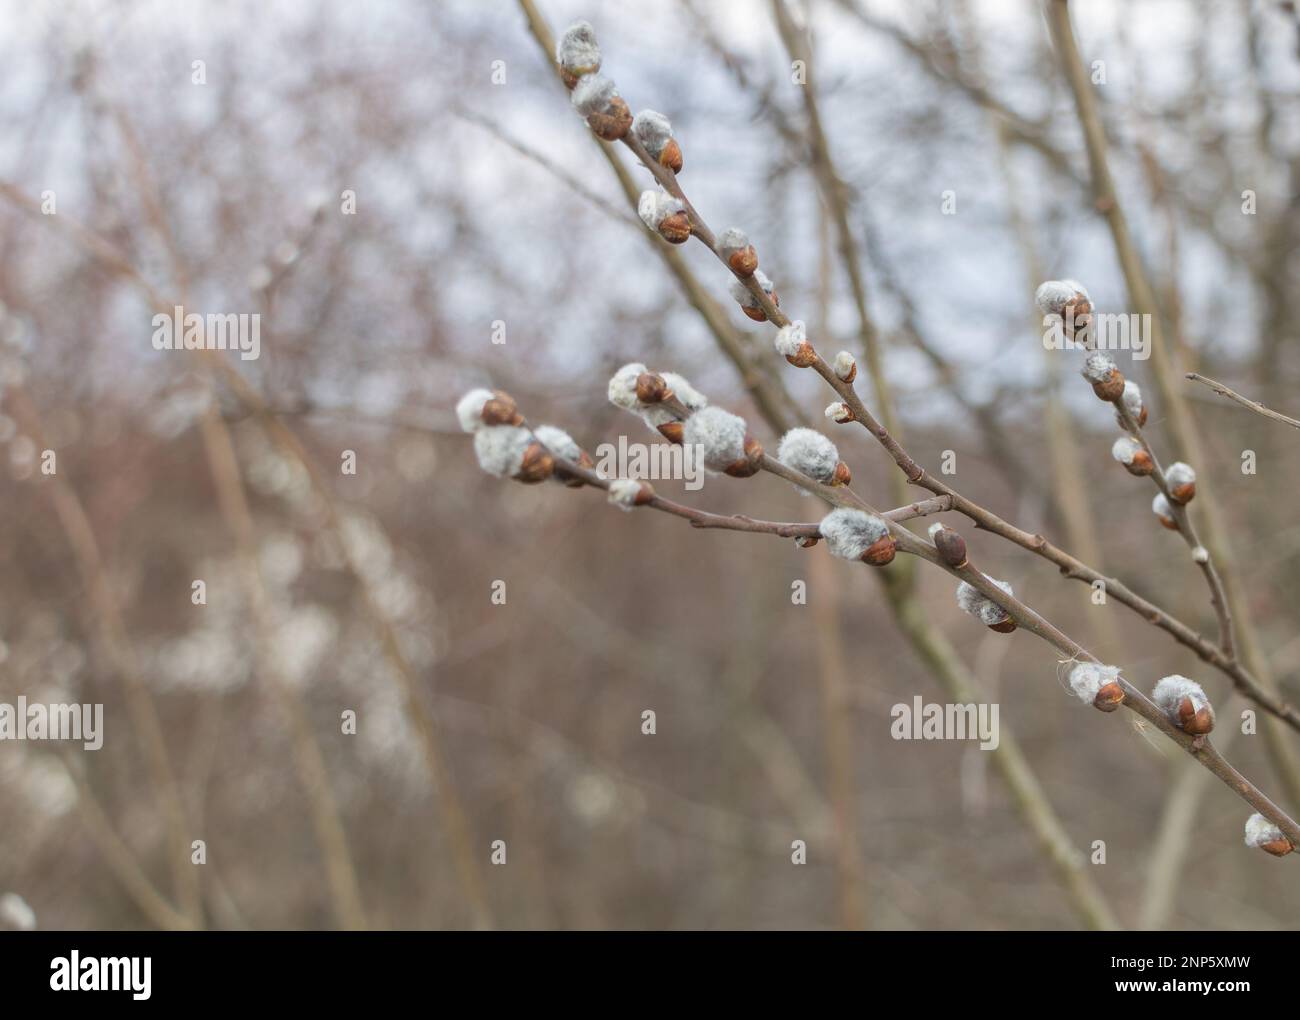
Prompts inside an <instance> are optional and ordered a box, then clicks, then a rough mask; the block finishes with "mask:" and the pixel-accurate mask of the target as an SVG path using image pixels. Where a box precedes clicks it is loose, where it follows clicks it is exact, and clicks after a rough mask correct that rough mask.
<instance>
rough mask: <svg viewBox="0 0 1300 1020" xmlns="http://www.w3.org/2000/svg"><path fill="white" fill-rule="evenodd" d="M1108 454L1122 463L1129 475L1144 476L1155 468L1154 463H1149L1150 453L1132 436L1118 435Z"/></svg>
mask: <svg viewBox="0 0 1300 1020" xmlns="http://www.w3.org/2000/svg"><path fill="white" fill-rule="evenodd" d="M1110 455H1111V456H1112V457H1114V458H1115V459H1116V460H1117V461H1119V462H1120V463H1121V464H1123V465H1124V468H1125V470H1126V471H1128V473H1129V474H1131V475H1138V476H1145V475H1149V474H1150V473H1151V472H1152V471H1153V470H1154V469H1155V465H1154V464H1152V463H1151V455H1150V454H1149V453H1147V452H1146V450H1144V449H1143V448H1142V444H1141V443H1139V442H1138V441H1137V440H1136V439H1134V438H1133V437H1132V436H1120V437H1119V438H1118V439H1116V440H1115V445H1114V446H1112V447H1111V448H1110Z"/></svg>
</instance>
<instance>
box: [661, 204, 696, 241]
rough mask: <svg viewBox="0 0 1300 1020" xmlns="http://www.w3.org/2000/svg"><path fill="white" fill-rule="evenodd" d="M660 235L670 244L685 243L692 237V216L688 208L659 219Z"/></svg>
mask: <svg viewBox="0 0 1300 1020" xmlns="http://www.w3.org/2000/svg"><path fill="white" fill-rule="evenodd" d="M659 236H660V237H662V238H663V239H664V240H665V241H667V242H668V243H669V244H685V243H686V242H687V241H689V240H690V238H691V218H690V217H689V216H687V215H686V210H685V209H683V210H682V211H681V212H675V213H673V214H672V215H671V216H665V217H664V218H663V219H662V220H660V221H659Z"/></svg>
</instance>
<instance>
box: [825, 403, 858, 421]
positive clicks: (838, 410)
mask: <svg viewBox="0 0 1300 1020" xmlns="http://www.w3.org/2000/svg"><path fill="white" fill-rule="evenodd" d="M826 417H827V418H829V419H830V420H831V421H833V422H835V424H836V425H847V424H848V423H849V422H851V421H856V420H857V419H856V418H855V417H854V415H853V408H851V407H849V405H848V404H846V403H844V402H843V401H840V400H837V401H835V402H834V403H833V404H827V405H826Z"/></svg>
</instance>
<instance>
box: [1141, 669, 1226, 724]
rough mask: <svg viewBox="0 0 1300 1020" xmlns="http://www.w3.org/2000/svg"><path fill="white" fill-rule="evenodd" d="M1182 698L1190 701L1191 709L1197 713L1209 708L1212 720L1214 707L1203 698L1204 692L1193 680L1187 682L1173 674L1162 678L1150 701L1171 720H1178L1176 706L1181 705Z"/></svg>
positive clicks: (1183, 677)
mask: <svg viewBox="0 0 1300 1020" xmlns="http://www.w3.org/2000/svg"><path fill="white" fill-rule="evenodd" d="M1184 698H1189V699H1190V700H1191V702H1192V708H1193V709H1195V710H1196V711H1197V712H1199V711H1200V710H1201V709H1202V708H1209V710H1210V718H1211V719H1213V718H1214V706H1213V705H1211V704H1210V699H1209V698H1207V697H1206V696H1205V690H1204V689H1203V688H1202V687H1201V685H1200V684H1198V683H1197V682H1196V681H1195V680H1188V679H1187V677H1185V676H1179V675H1178V674H1177V673H1175V674H1173V675H1172V676H1167V677H1162V678H1161V680H1160V682H1159V683H1158V684H1156V686H1155V690H1153V691H1152V692H1151V700H1152V701H1154V702H1155V703H1156V706H1157V707H1158V708H1159V709H1160V711H1162V712H1164V714H1165V715H1167V716H1169V717H1170V718H1171V719H1177V718H1178V706H1179V705H1180V704H1182V701H1183V699H1184Z"/></svg>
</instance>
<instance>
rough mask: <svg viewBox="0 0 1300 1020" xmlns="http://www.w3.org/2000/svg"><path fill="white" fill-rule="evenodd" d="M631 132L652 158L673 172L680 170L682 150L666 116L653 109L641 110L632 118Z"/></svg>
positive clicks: (679, 171)
mask: <svg viewBox="0 0 1300 1020" xmlns="http://www.w3.org/2000/svg"><path fill="white" fill-rule="evenodd" d="M632 132H633V134H635V135H636V137H637V140H638V141H640V142H641V144H642V145H644V146H645V149H646V152H648V153H649V154H650V156H651V158H652V159H655V160H657V161H658V162H659V164H660V165H661V166H665V167H667V168H668V169H669V170H671V171H672V172H673V173H675V174H679V173H681V172H682V150H681V146H679V145H678V144H677V139H675V138H674V137H673V126H672V124H671V123H670V122H669V120H668V118H667V117H665V116H664V115H663V114H662V113H657V112H656V111H654V110H642V111H641V112H640V113H638V114H637V115H636V116H635V117H633V118H632Z"/></svg>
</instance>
